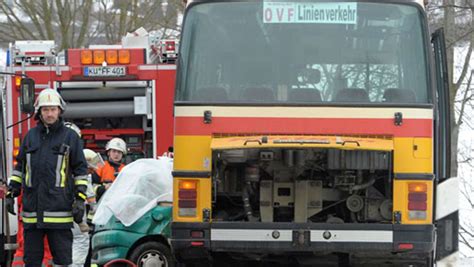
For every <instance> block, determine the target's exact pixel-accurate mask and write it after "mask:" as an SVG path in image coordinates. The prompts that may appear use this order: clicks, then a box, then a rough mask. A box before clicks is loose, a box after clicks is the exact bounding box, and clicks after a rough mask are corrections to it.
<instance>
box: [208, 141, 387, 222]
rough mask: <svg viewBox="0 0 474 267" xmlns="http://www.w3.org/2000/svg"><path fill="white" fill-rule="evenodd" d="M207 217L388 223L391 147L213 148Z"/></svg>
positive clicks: (280, 220)
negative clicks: (386, 149) (377, 149)
mask: <svg viewBox="0 0 474 267" xmlns="http://www.w3.org/2000/svg"><path fill="white" fill-rule="evenodd" d="M212 162H213V173H212V179H213V198H212V201H213V208H212V210H213V212H212V219H213V221H234V222H235V221H249V222H297V223H307V222H313V223H391V222H392V192H393V190H392V176H393V175H392V174H393V172H392V165H393V164H392V152H389V151H374V150H358V149H357V150H345V149H335V148H314V147H312V148H286V147H285V148H265V149H259V148H249V149H228V150H216V151H214V152H213V160H212Z"/></svg>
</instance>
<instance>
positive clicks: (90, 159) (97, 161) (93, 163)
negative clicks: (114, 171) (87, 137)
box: [83, 148, 104, 170]
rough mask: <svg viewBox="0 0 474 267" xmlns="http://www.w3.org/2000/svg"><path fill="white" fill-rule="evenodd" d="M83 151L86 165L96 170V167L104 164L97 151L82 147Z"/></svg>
mask: <svg viewBox="0 0 474 267" xmlns="http://www.w3.org/2000/svg"><path fill="white" fill-rule="evenodd" d="M83 152H84V157H85V158H86V161H87V167H89V168H92V169H94V170H97V169H98V168H100V167H102V166H104V160H103V159H102V157H101V156H100V154H99V153H97V152H94V151H93V150H90V149H88V148H86V149H84V150H83Z"/></svg>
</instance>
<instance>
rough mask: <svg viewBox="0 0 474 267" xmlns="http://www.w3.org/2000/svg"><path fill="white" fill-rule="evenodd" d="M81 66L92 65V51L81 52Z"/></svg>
mask: <svg viewBox="0 0 474 267" xmlns="http://www.w3.org/2000/svg"><path fill="white" fill-rule="evenodd" d="M81 64H84V65H89V64H92V51H91V50H82V51H81Z"/></svg>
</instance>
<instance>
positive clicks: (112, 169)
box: [92, 160, 125, 184]
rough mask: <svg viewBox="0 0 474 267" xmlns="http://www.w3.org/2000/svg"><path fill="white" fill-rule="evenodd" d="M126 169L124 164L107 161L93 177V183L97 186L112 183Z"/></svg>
mask: <svg viewBox="0 0 474 267" xmlns="http://www.w3.org/2000/svg"><path fill="white" fill-rule="evenodd" d="M123 167H125V164H123V163H115V162H111V161H109V160H108V161H106V162H105V164H104V166H102V167H101V168H99V169H98V170H97V171H96V172H95V173H94V174H93V175H92V181H93V183H95V184H103V183H112V182H113V181H115V178H117V175H118V173H119V172H120V171H121V170H122V169H123Z"/></svg>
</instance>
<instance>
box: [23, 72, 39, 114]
mask: <svg viewBox="0 0 474 267" xmlns="http://www.w3.org/2000/svg"><path fill="white" fill-rule="evenodd" d="M34 103H35V81H34V80H33V79H31V78H23V79H21V84H20V110H21V112H23V113H28V114H31V113H33V112H34V111H35V106H34Z"/></svg>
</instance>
